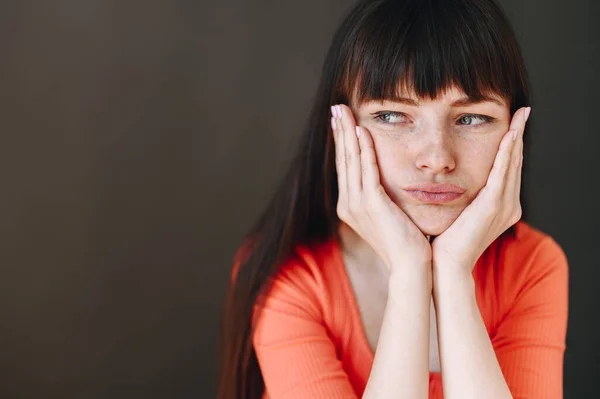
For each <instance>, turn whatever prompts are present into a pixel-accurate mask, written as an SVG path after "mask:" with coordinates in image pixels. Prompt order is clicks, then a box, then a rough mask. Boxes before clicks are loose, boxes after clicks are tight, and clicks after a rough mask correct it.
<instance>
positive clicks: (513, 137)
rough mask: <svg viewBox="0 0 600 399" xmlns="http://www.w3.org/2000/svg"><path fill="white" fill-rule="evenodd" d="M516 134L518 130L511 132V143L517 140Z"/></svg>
mask: <svg viewBox="0 0 600 399" xmlns="http://www.w3.org/2000/svg"><path fill="white" fill-rule="evenodd" d="M518 132H519V131H518V130H513V135H512V139H513V141H515V140H516V139H517V133H518Z"/></svg>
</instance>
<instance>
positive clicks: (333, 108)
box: [331, 105, 335, 117]
mask: <svg viewBox="0 0 600 399" xmlns="http://www.w3.org/2000/svg"><path fill="white" fill-rule="evenodd" d="M331 115H332V116H334V117H335V107H334V106H333V105H332V106H331Z"/></svg>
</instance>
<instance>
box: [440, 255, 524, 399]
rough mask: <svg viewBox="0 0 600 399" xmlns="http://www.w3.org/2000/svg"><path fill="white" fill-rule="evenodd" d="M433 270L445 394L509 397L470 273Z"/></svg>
mask: <svg viewBox="0 0 600 399" xmlns="http://www.w3.org/2000/svg"><path fill="white" fill-rule="evenodd" d="M456 270H457V269H456V268H450V267H448V268H445V267H443V266H441V267H439V268H436V272H435V278H434V284H433V298H434V303H435V307H436V315H437V323H438V342H439V350H440V362H441V367H442V379H443V381H444V395H445V397H446V398H447V399H453V398H460V399H466V398H483V397H485V398H490V399H495V398H502V399H505V398H512V396H511V393H510V391H509V389H508V386H507V384H506V382H505V380H504V376H503V375H502V370H501V369H500V366H499V364H498V360H497V359H496V354H495V353H494V348H493V347H492V343H491V341H490V338H489V336H488V334H487V330H486V329H485V325H484V323H483V319H482V318H481V313H480V312H479V308H478V306H477V302H476V299H475V283H474V281H473V278H472V276H471V275H470V274H467V273H464V274H461V273H454V272H455V271H456Z"/></svg>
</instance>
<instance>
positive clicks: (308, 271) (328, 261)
mask: <svg viewBox="0 0 600 399" xmlns="http://www.w3.org/2000/svg"><path fill="white" fill-rule="evenodd" d="M336 248H337V247H336V241H335V240H334V239H333V238H331V239H328V240H326V241H322V242H316V243H311V244H297V245H296V246H295V247H294V250H293V251H292V253H291V254H290V255H289V256H288V257H287V259H285V261H283V262H282V263H281V265H280V267H279V269H278V271H277V273H276V274H275V275H274V276H271V280H270V284H269V286H268V289H267V290H266V291H265V293H264V295H263V299H264V301H265V302H271V305H273V302H279V303H285V305H286V306H287V305H291V306H296V307H301V308H303V310H304V311H306V312H308V313H310V314H312V315H313V316H316V315H322V313H323V311H324V308H327V307H328V306H329V305H328V303H329V301H330V297H331V286H332V285H334V284H335V280H336V277H335V275H336V272H337V267H338V266H339V265H338V262H339V261H340V260H339V259H338V253H337V252H336ZM325 310H326V309H325Z"/></svg>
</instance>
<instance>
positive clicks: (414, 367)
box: [363, 265, 432, 399]
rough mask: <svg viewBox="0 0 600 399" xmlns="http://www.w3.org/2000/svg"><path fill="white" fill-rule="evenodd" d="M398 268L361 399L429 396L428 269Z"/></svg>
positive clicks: (429, 291) (428, 267)
mask: <svg viewBox="0 0 600 399" xmlns="http://www.w3.org/2000/svg"><path fill="white" fill-rule="evenodd" d="M412 266H413V265H411V267H405V266H400V267H397V268H392V270H395V271H394V272H392V275H391V277H390V280H389V289H388V299H387V304H386V308H385V314H384V318H383V323H382V326H381V331H380V334H379V341H378V344H377V351H376V354H375V359H374V362H373V368H372V369H371V375H370V377H369V381H368V383H367V387H366V389H365V393H364V395H363V398H368V399H372V398H377V399H386V398H410V399H413V398H414V399H420V398H427V397H428V392H429V309H430V308H429V306H430V299H431V290H432V280H431V267H430V266H429V265H423V266H415V267H412Z"/></svg>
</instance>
